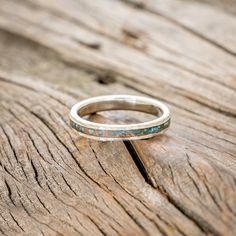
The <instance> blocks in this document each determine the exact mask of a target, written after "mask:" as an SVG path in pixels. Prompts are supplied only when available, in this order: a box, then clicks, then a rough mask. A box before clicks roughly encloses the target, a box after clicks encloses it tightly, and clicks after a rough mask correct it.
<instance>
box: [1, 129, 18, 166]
mask: <svg viewBox="0 0 236 236" xmlns="http://www.w3.org/2000/svg"><path fill="white" fill-rule="evenodd" d="M0 127H1V129H2V131H3V133H4V134H5V137H6V138H7V141H8V144H9V145H10V147H11V150H12V152H13V154H14V157H15V159H16V162H17V163H19V160H18V157H17V155H16V150H15V148H14V147H13V144H12V142H11V139H10V137H9V136H8V134H7V132H6V131H5V129H4V127H3V126H2V125H0Z"/></svg>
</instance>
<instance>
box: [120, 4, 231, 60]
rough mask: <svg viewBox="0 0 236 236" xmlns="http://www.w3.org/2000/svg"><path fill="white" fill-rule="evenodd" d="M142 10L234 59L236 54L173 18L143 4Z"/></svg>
mask: <svg viewBox="0 0 236 236" xmlns="http://www.w3.org/2000/svg"><path fill="white" fill-rule="evenodd" d="M119 1H121V2H124V3H125V4H128V5H130V6H134V7H136V4H134V2H133V1H130V0H128V1H126V0H119ZM142 9H143V10H145V11H147V12H149V13H151V14H153V15H158V16H160V17H162V18H164V19H165V20H167V21H169V22H171V23H172V24H174V25H176V26H178V27H180V28H181V29H184V30H185V31H187V32H189V33H191V34H192V35H194V36H196V37H198V38H200V39H202V40H204V41H206V42H208V43H210V44H211V45H214V46H215V47H216V48H218V49H220V50H222V51H224V52H225V53H228V54H230V55H231V56H234V57H236V52H234V51H231V50H230V49H228V48H227V47H225V46H224V45H221V44H220V43H218V42H217V41H215V40H213V39H211V38H209V37H207V36H205V35H204V34H202V33H200V32H198V31H196V30H194V29H191V28H190V27H188V26H186V25H184V24H183V23H181V22H179V21H178V20H176V19H175V18H172V17H170V16H168V15H165V13H162V12H160V11H157V10H156V9H155V10H153V9H151V8H150V7H148V6H147V5H146V4H145V3H144V6H143V8H142Z"/></svg>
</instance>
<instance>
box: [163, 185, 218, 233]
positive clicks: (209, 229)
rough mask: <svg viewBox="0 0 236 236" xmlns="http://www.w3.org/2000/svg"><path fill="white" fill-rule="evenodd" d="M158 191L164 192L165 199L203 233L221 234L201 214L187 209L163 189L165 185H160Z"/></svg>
mask: <svg viewBox="0 0 236 236" xmlns="http://www.w3.org/2000/svg"><path fill="white" fill-rule="evenodd" d="M160 191H161V192H162V193H163V194H164V196H165V197H166V198H167V200H168V201H169V202H170V203H171V204H172V205H174V206H175V208H177V209H178V210H179V211H180V212H181V213H182V214H183V215H185V216H186V217H187V218H188V219H190V220H191V221H192V222H193V223H194V224H195V225H196V226H198V228H199V229H201V230H202V232H203V233H204V234H209V233H212V234H213V235H216V236H221V234H220V233H219V232H218V231H217V230H216V229H215V228H214V226H213V225H211V224H209V223H208V222H207V221H205V220H204V219H203V218H202V217H201V216H199V215H196V214H195V213H194V212H193V211H191V209H187V208H186V207H185V206H184V205H182V204H181V203H179V202H178V201H176V200H175V199H174V198H172V196H171V195H170V194H169V193H168V192H167V191H166V190H165V187H164V186H162V188H161V189H160Z"/></svg>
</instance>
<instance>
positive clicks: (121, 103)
mask: <svg viewBox="0 0 236 236" xmlns="http://www.w3.org/2000/svg"><path fill="white" fill-rule="evenodd" d="M107 110H133V111H141V112H145V113H149V114H153V115H155V116H157V118H156V119H154V120H151V121H147V122H143V123H137V124H128V125H120V124H119V125H115V124H100V123H96V122H92V121H89V120H86V119H84V118H83V116H86V115H90V114H93V113H96V112H99V111H107ZM70 121H71V127H72V128H74V129H76V130H77V131H78V132H79V134H80V135H82V136H84V137H86V138H91V139H96V140H101V141H113V140H137V139H146V138H150V137H153V136H155V135H158V134H160V133H162V132H163V131H165V130H166V129H167V128H168V127H169V126H170V111H169V109H168V107H167V106H166V105H165V104H163V103H162V102H160V101H158V100H156V99H152V98H146V97H140V96H131V95H107V96H99V97H93V98H89V99H86V100H83V101H81V102H79V103H77V104H75V105H74V106H73V107H72V108H71V111H70Z"/></svg>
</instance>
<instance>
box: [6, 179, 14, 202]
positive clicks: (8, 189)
mask: <svg viewBox="0 0 236 236" xmlns="http://www.w3.org/2000/svg"><path fill="white" fill-rule="evenodd" d="M4 182H5V184H6V187H7V191H8V196H9V198H10V200H11V202H12V203H13V205H15V202H14V200H13V198H12V190H11V187H10V185H9V184H8V182H7V180H6V179H5V180H4Z"/></svg>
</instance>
